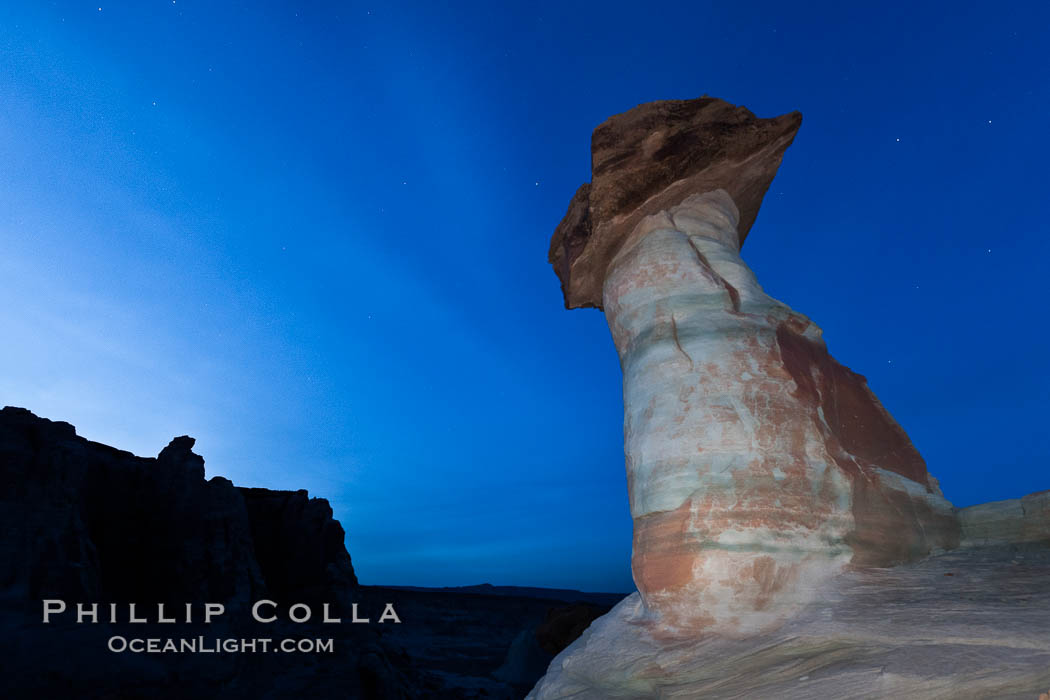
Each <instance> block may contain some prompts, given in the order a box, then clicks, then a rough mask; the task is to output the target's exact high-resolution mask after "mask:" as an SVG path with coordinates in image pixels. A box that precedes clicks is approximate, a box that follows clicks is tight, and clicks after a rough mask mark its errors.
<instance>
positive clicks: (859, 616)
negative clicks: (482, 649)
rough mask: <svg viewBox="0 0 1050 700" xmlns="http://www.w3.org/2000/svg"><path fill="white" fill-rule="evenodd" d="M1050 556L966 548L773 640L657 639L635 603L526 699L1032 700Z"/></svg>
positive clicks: (893, 577)
mask: <svg viewBox="0 0 1050 700" xmlns="http://www.w3.org/2000/svg"><path fill="white" fill-rule="evenodd" d="M1048 579H1050V547H1038V546H1036V547H1027V548H1017V547H993V548H982V549H960V550H955V551H952V552H949V553H947V554H944V555H941V556H937V557H932V558H930V559H927V560H925V561H922V562H919V563H915V564H905V565H902V566H898V567H894V568H891V569H881V568H866V569H857V570H854V571H850V572H847V573H845V574H843V575H842V576H839V577H836V578H833V579H830V580H828V581H826V582H824V583H823V584H822V585H821V586H820V588H819V590H818V591H817V595H816V596H815V597H814V600H813V601H812V602H811V603H809V604H808V605H807V606H806V607H804V608H803V609H802V610H800V611H799V614H798V615H796V616H795V617H794V618H792V619H791V620H789V621H788V622H787V623H786V624H785V625H784V626H782V627H781V628H779V629H777V630H776V631H775V632H773V633H770V634H765V635H757V636H753V637H750V638H745V639H729V638H726V637H722V636H718V635H706V636H700V637H697V638H694V639H692V640H677V641H674V642H671V641H668V640H666V639H664V638H661V637H659V636H658V635H654V634H653V633H652V629H651V627H650V625H648V624H647V622H646V612H645V607H644V605H643V604H642V601H641V599H640V597H639V596H637V595H633V596H630V597H629V598H627V599H625V600H624V601H623V602H622V603H620V604H619V605H618V606H616V608H614V609H613V610H612V612H610V613H609V614H608V615H606V616H604V617H602V618H599V619H598V620H596V621H595V622H594V623H592V624H591V627H590V629H588V630H587V631H586V632H584V633H583V636H581V637H580V639H579V640H577V641H576V642H575V643H574V644H573V645H572V646H570V647H569V648H568V649H566V650H565V651H564V652H562V653H561V654H560V655H559V656H558V657H556V658H555V659H554V661H553V662H552V663H551V665H550V667H549V668H548V670H547V675H546V676H545V677H544V679H543V680H542V681H540V683H539V684H538V685H537V686H536V687H535V688H534V689H533V691H532V693H531V694H530V695H529V698H530V699H531V700H561V699H563V698H565V699H568V698H572V700H608V699H609V698H618V699H619V700H642V699H643V698H645V699H649V698H681V699H683V700H685V699H693V698H707V699H710V700H717V699H719V698H777V699H778V700H812V698H835V699H836V700H846V699H850V698H909V699H911V700H934V699H943V700H955V699H956V698H995V699H996V700H1010V699H1014V698H1016V699H1017V700H1035V698H1037V697H1038V696H1039V694H1040V693H1044V692H1046V691H1047V689H1048V688H1050V636H1048V635H1047V630H1048V629H1050V587H1047V585H1046V581H1047V580H1048Z"/></svg>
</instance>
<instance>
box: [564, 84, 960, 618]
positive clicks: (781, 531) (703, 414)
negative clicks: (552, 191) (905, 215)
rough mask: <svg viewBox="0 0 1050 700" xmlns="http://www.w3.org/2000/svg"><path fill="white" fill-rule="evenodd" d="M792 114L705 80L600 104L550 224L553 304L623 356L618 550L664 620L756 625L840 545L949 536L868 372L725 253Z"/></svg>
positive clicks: (851, 547)
mask: <svg viewBox="0 0 1050 700" xmlns="http://www.w3.org/2000/svg"><path fill="white" fill-rule="evenodd" d="M800 124H801V116H800V115H799V114H798V113H797V112H794V113H791V114H786V115H783V116H780V117H776V118H773V119H759V118H756V117H755V116H754V115H753V114H751V112H749V111H748V110H746V109H744V108H742V107H734V106H733V105H730V104H728V103H726V102H723V101H722V100H717V99H714V98H710V97H703V98H700V99H697V100H689V101H668V102H654V103H649V104H645V105H641V106H639V107H636V108H635V109H632V110H630V111H628V112H626V113H624V114H621V115H617V116H615V117H612V118H610V119H609V120H607V121H606V122H605V123H604V124H602V125H601V126H599V127H598V128H597V129H596V130H595V131H594V136H593V138H592V159H593V179H592V181H591V183H589V184H585V185H583V186H582V187H581V188H580V189H579V190H578V191H577V193H576V195H575V197H573V199H572V202H571V204H570V205H569V211H568V213H567V214H566V216H565V218H564V219H563V221H562V222H561V224H560V225H559V226H558V228H557V229H556V230H555V232H554V236H553V239H552V241H551V253H550V260H551V263H552V264H553V266H554V269H555V271H556V272H557V274H558V276H559V278H560V279H561V283H562V289H563V292H564V295H565V303H566V306H567V307H568V308H577V307H586V306H592V307H599V308H602V309H603V310H604V311H605V315H606V319H607V321H608V323H609V328H610V330H611V332H612V336H613V340H614V342H615V344H616V348H617V351H618V353H619V356H620V362H621V366H622V368H623V391H624V451H625V453H626V459H627V479H628V490H629V498H630V504H631V515H632V518H633V519H634V554H633V561H632V567H633V571H634V578H635V582H636V584H637V586H638V590H639V592H640V593H641V594H642V598H643V600H644V603H645V609H646V615H647V619H649V620H650V622H651V623H652V624H653V626H654V629H658V630H659V631H660V633H662V634H666V635H672V636H680V635H685V636H689V635H695V634H696V633H698V632H700V631H714V632H718V633H723V634H728V635H737V634H747V633H749V632H753V631H755V630H760V629H765V628H769V627H772V626H775V625H777V624H780V623H781V622H782V621H783V620H784V619H786V617H787V616H789V615H790V614H791V613H792V612H793V611H795V610H797V609H798V608H799V607H800V606H801V605H804V604H805V603H806V602H808V600H809V598H810V596H811V595H812V591H813V590H815V587H816V585H817V584H818V583H819V582H820V581H822V580H823V579H826V578H827V577H828V576H830V575H832V574H835V573H838V572H840V571H842V570H843V569H844V568H845V567H846V566H847V565H849V564H854V565H888V564H892V563H899V562H904V561H908V560H912V559H915V558H918V557H922V556H925V555H926V554H928V553H930V552H931V551H934V550H938V549H945V548H950V547H953V546H955V544H956V543H957V541H958V531H959V526H958V522H957V520H956V518H955V516H954V514H953V511H952V507H951V504H950V503H948V502H947V501H946V500H945V499H944V498H943V496H942V495H941V494H940V491H939V489H938V488H937V484H936V481H935V480H933V479H932V478H930V477H929V476H928V474H927V472H926V465H925V462H924V461H923V459H922V457H921V456H920V455H919V453H918V451H917V450H916V449H915V447H914V446H913V445H912V444H911V441H910V440H909V439H908V436H907V435H906V434H905V432H904V431H903V430H902V429H901V427H900V426H899V425H898V424H897V423H896V422H895V421H894V420H893V418H892V417H891V416H890V415H889V413H888V412H887V411H886V410H885V409H884V408H883V407H882V405H881V404H880V403H879V401H878V399H877V398H876V397H875V396H874V394H872V392H871V391H870V390H869V389H868V387H867V383H866V381H865V379H864V377H862V376H860V375H858V374H856V373H854V372H852V371H850V370H849V369H847V368H846V367H844V366H842V365H840V364H839V363H838V362H836V361H835V360H834V359H833V358H832V357H831V356H830V355H829V354H828V351H827V348H826V347H825V345H824V342H823V340H822V338H821V331H820V329H819V328H818V327H817V326H816V325H815V324H814V323H813V322H812V321H810V320H809V319H808V318H806V317H805V316H803V315H802V314H799V313H797V312H795V311H793V310H792V309H790V308H789V307H787V306H786V305H784V304H782V303H781V302H779V301H777V300H775V299H772V298H771V297H769V296H768V295H766V294H765V292H763V290H762V288H761V286H759V284H758V281H757V280H756V279H755V276H754V274H753V273H752V272H751V270H750V269H749V268H748V267H747V265H746V264H745V263H744V262H743V260H742V259H741V258H740V246H741V244H742V243H743V240H744V238H745V237H746V235H747V233H748V232H749V230H750V228H751V225H752V223H753V222H754V220H755V217H756V215H757V213H758V208H759V206H760V204H761V201H762V197H763V195H764V194H765V191H766V189H767V188H768V187H769V184H770V182H771V181H772V179H773V177H774V175H775V174H776V170H777V168H778V167H779V165H780V161H781V158H782V157H783V154H784V151H785V150H786V149H787V147H788V146H789V145H790V144H791V142H792V140H793V139H794V136H795V133H796V132H797V130H798V128H799V126H800Z"/></svg>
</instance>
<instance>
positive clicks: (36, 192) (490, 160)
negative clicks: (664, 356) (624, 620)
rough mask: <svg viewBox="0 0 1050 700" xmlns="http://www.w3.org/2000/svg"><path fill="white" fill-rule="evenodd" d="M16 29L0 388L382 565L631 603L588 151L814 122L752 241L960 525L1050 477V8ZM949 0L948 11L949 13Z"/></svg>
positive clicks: (779, 293)
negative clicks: (592, 243)
mask: <svg viewBox="0 0 1050 700" xmlns="http://www.w3.org/2000/svg"><path fill="white" fill-rule="evenodd" d="M851 4H853V3H839V2H835V3H827V4H823V5H821V4H818V3H801V4H800V3H781V2H778V3H736V2H719V3H697V2H689V3H681V4H680V5H679V6H675V5H673V4H660V3H655V4H654V3H638V2H633V3H625V4H618V3H609V2H603V3H600V4H599V3H595V4H593V5H586V4H565V3H563V2H558V3H551V4H546V5H545V4H537V3H535V2H528V3H520V4H518V3H515V4H511V3H503V2H489V3H483V4H470V5H468V4H457V5H456V6H455V7H454V8H452V9H449V8H447V7H446V4H445V3H433V2H420V3H418V4H417V5H414V6H413V5H409V4H403V5H396V6H395V5H389V4H375V5H369V4H357V3H350V4H330V5H325V6H322V4H321V3H301V4H296V3H279V2H273V3H250V4H233V3H221V2H200V1H194V0H177V2H172V1H171V0H164V1H160V0H157V1H150V2H146V1H141V0H140V1H136V2H126V3H111V2H103V4H102V5H101V7H100V6H99V5H98V3H97V2H96V3H95V4H90V3H84V2H76V3H74V2H68V3H46V2H41V3H17V4H16V3H4V4H3V6H2V8H0V285H2V286H0V288H2V290H3V291H2V294H3V296H2V299H3V303H2V304H0V405H4V404H10V405H16V406H24V407H27V408H29V409H31V410H33V411H34V412H36V413H37V414H38V415H42V416H45V417H48V418H52V419H55V420H66V421H69V422H71V423H73V424H74V425H76V426H77V429H78V432H79V433H80V434H81V435H84V436H86V437H88V438H90V439H92V440H97V441H100V442H104V443H107V444H112V445H115V446H118V447H121V448H123V449H128V450H131V451H133V452H135V453H136V454H140V455H146V456H149V455H155V454H156V453H157V452H159V451H160V449H161V448H162V447H163V446H164V445H166V444H167V442H168V441H169V440H170V439H171V438H172V437H173V436H175V435H182V434H189V435H192V436H194V437H196V438H197V447H196V451H197V452H199V453H200V454H202V455H204V457H205V459H206V460H207V469H208V474H209V475H215V474H220V475H223V476H226V477H228V478H230V479H232V480H233V481H234V482H235V483H236V484H238V485H244V486H264V487H268V488H285V489H300V488H305V489H308V490H309V491H310V493H311V494H312V495H315V496H323V497H326V498H328V499H329V500H330V501H331V503H332V506H333V508H334V510H335V516H336V517H337V518H338V519H339V520H340V521H341V522H342V523H343V525H344V527H345V528H346V530H347V533H348V534H347V546H348V548H349V550H350V553H351V556H352V557H353V560H354V565H355V568H356V570H357V573H358V576H359V577H360V578H361V580H362V581H363V582H364V583H375V584H416V585H465V584H475V583H481V582H486V581H487V582H491V583H494V584H513V585H532V586H554V587H572V588H581V589H586V590H612V591H627V590H631V589H633V584H632V582H631V578H630V569H629V556H630V538H631V525H630V518H629V515H628V510H627V496H626V484H625V479H624V465H623V447H622V403H621V394H620V389H621V384H620V382H621V378H620V369H619V365H618V362H617V359H616V353H615V350H614V348H613V344H612V341H611V339H610V337H609V333H608V329H607V327H606V325H605V321H604V318H603V316H602V315H601V314H600V313H599V312H597V311H593V310H581V311H573V312H568V311H565V310H564V308H563V302H562V298H561V293H560V290H559V287H558V281H557V279H556V277H555V275H554V274H553V272H552V271H551V269H550V267H549V266H548V264H547V262H546V257H547V247H548V243H549V239H550V234H551V232H552V231H553V229H554V227H555V225H556V224H557V223H558V221H559V220H560V219H561V216H562V215H563V214H564V212H565V208H566V206H567V204H568V202H569V199H570V197H571V196H572V194H573V192H574V191H575V190H576V187H577V186H578V185H579V184H580V183H582V182H584V181H586V180H588V179H589V178H590V167H589V164H590V160H589V158H590V155H589V146H590V132H591V130H592V129H593V128H594V127H595V126H596V125H598V124H599V123H600V122H601V121H602V120H604V119H605V118H606V117H608V116H609V115H611V114H614V113H617V112H622V111H625V110H627V109H629V108H631V107H633V106H635V105H637V104H639V103H641V102H646V101H650V100H655V99H668V98H680V99H681V98H692V97H698V96H700V95H702V94H705V93H706V94H710V95H714V96H717V97H721V98H723V99H726V100H728V101H730V102H733V103H735V104H742V105H745V106H747V107H748V108H749V109H751V110H752V111H753V112H755V113H756V114H757V115H758V116H762V117H768V116H775V115H778V114H781V113H784V112H788V111H791V110H795V109H798V110H800V111H801V112H802V113H803V116H804V120H803V125H802V129H801V130H800V132H799V134H798V137H797V138H796V139H795V143H794V145H793V146H792V147H791V148H790V149H789V150H788V151H787V154H786V156H785V158H784V161H783V165H782V166H781V169H780V172H779V174H778V175H777V178H776V180H775V181H774V182H773V185H772V187H771V188H770V190H769V192H768V194H767V196H766V199H765V203H764V205H763V207H762V210H761V213H760V214H759V217H758V220H757V222H756V224H755V226H754V228H753V229H752V231H751V234H750V236H749V238H748V242H747V244H746V245H745V246H744V251H743V252H744V258H745V260H746V261H747V262H748V263H749V264H750V265H751V266H752V267H753V268H754V270H755V272H756V274H757V276H758V279H759V280H760V282H761V283H762V284H763V285H764V287H765V289H766V291H768V292H769V293H770V294H772V295H773V296H775V297H777V298H779V299H781V300H783V301H785V302H786V303H788V304H790V305H791V306H792V307H794V308H795V309H797V310H799V311H801V312H803V313H805V314H806V315H808V316H809V317H811V318H812V319H814V320H815V321H816V322H817V323H818V324H819V325H821V326H822V327H823V328H824V330H825V338H826V340H827V342H828V345H829V347H830V349H831V351H832V353H833V354H834V355H835V356H836V357H837V358H838V359H839V360H840V361H841V362H843V363H844V364H846V365H848V366H850V367H852V368H853V369H855V370H856V371H858V372H860V373H862V374H864V375H865V376H867V377H868V380H869V382H870V385H871V387H872V389H873V390H874V391H875V392H876V393H877V394H878V396H879V397H880V398H881V400H882V401H883V403H884V404H885V405H886V407H887V408H888V409H889V410H890V411H891V412H892V413H893V414H894V416H895V417H896V418H897V420H898V421H899V422H900V423H901V424H902V425H903V426H904V428H905V429H906V430H907V431H908V433H909V434H910V436H911V437H912V439H913V441H914V442H915V444H916V446H917V447H918V448H919V450H920V451H921V452H922V453H923V455H924V456H925V458H926V460H927V462H928V465H929V469H930V472H931V473H932V474H933V475H935V476H936V477H938V478H939V479H940V481H941V484H942V486H943V489H944V492H945V494H946V495H947V497H948V498H949V499H950V500H952V501H953V502H954V503H955V504H956V505H960V506H965V505H971V504H973V503H977V502H982V501H989V500H997V499H1005V498H1015V497H1019V496H1022V495H1024V494H1026V493H1029V492H1032V491H1036V490H1041V489H1046V488H1050V470H1048V466H1050V438H1048V435H1050V429H1048V428H1047V418H1048V410H1047V401H1048V399H1050V380H1048V378H1047V372H1046V357H1047V350H1048V341H1050V331H1048V322H1047V318H1046V315H1047V310H1048V305H1047V300H1048V295H1047V292H1046V284H1047V273H1048V270H1050V267H1048V264H1047V260H1048V258H1050V242H1048V241H1050V236H1048V228H1047V220H1048V215H1050V211H1048V209H1050V204H1048V202H1050V197H1048V191H1047V186H1048V182H1050V178H1048V177H1047V172H1046V171H1047V164H1048V163H1050V145H1048V144H1050V138H1048V125H1050V120H1048V114H1050V58H1048V56H1050V49H1048V47H1050V9H1048V8H1050V5H1047V4H1046V3H1035V2H1031V3H994V4H993V3H987V4H967V3H956V2H953V3H943V4H934V3H930V4H925V5H926V6H925V7H923V5H924V4H922V3H920V4H919V5H918V6H916V5H915V4H913V3H892V4H891V3H870V4H869V5H870V6H869V7H868V8H865V9H856V8H854V9H847V8H846V7H845V6H846V5H851ZM935 5H939V6H935Z"/></svg>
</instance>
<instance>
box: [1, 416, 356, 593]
mask: <svg viewBox="0 0 1050 700" xmlns="http://www.w3.org/2000/svg"><path fill="white" fill-rule="evenodd" d="M193 445H194V439H193V438H191V437H187V436H182V437H177V438H175V439H173V440H172V441H171V443H170V444H169V445H168V446H167V447H165V448H164V449H163V450H162V451H161V452H160V454H159V455H158V456H157V458H156V459H150V458H142V457H136V456H135V455H132V454H131V453H129V452H124V451H122V450H117V449H114V448H112V447H109V446H107V445H101V444H99V443H95V442H91V441H89V440H85V439H84V438H82V437H79V436H78V435H77V434H76V431H75V430H74V429H73V426H71V425H69V424H68V423H61V422H53V421H49V420H46V419H43V418H38V417H37V416H35V415H33V414H32V413H30V412H29V411H26V410H25V409H19V408H12V407H7V408H4V409H3V410H2V411H0V478H2V486H3V489H2V490H0V491H2V493H0V506H2V507H0V525H2V528H0V548H2V551H3V554H4V555H5V556H3V557H2V558H0V588H4V589H9V590H11V589H13V590H17V591H19V592H20V593H21V594H23V595H25V596H26V597H28V598H29V599H31V600H39V599H41V598H47V597H52V598H62V599H67V600H115V601H125V600H126V601H136V600H142V601H144V602H149V603H157V602H164V601H173V602H179V603H183V602H194V601H208V602H222V603H225V604H226V605H227V606H228V607H230V608H231V609H233V608H237V607H239V606H242V607H243V606H245V605H247V604H249V603H250V602H251V601H254V600H257V599H258V598H259V597H264V596H270V597H271V598H274V599H278V600H282V601H283V600H291V601H293V602H300V599H302V602H311V601H312V600H314V599H321V598H324V599H325V600H332V599H334V598H336V597H337V595H344V594H345V593H344V591H345V589H346V587H348V586H351V587H352V586H354V585H356V583H357V579H356V578H355V576H354V570H353V566H352V565H351V562H350V555H349V554H348V553H347V551H346V548H345V547H344V546H343V529H342V527H341V526H340V525H339V523H338V521H335V520H333V518H332V510H331V507H329V505H328V502H327V501H325V500H324V499H317V498H315V499H310V498H308V497H307V494H306V492H305V491H299V492H290V491H270V490H267V489H244V488H237V487H235V486H234V485H233V484H232V483H231V482H230V481H229V480H227V479H224V478H222V477H213V478H212V479H210V480H207V481H206V480H205V478H204V459H203V458H202V457H201V456H200V455H197V454H195V453H194V452H193V451H192V449H193ZM326 596H327V597H326Z"/></svg>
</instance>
